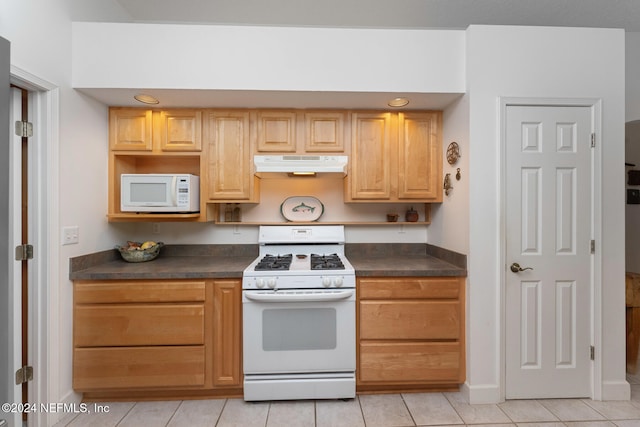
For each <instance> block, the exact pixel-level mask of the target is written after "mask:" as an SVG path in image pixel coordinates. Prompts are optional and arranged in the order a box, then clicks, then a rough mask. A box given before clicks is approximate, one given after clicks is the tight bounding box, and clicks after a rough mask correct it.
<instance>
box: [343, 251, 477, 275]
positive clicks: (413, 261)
mask: <svg viewBox="0 0 640 427" xmlns="http://www.w3.org/2000/svg"><path fill="white" fill-rule="evenodd" d="M348 259H349V262H351V265H353V268H355V270H356V276H358V277H384V276H404V277H407V276H414V277H416V276H462V277H464V276H466V275H467V270H466V269H464V268H460V267H456V266H455V265H453V264H450V263H448V262H446V261H443V260H441V259H439V258H435V257H432V256H429V255H423V256H416V255H410V256H406V255H405V256H391V257H358V256H356V257H353V256H352V257H348Z"/></svg>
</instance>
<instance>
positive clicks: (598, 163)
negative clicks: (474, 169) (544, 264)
mask: <svg viewBox="0 0 640 427" xmlns="http://www.w3.org/2000/svg"><path fill="white" fill-rule="evenodd" d="M498 104H499V105H498V108H499V116H498V126H499V130H498V134H499V135H500V141H499V143H500V177H499V179H498V181H499V191H500V227H499V233H500V236H499V239H498V242H499V243H498V245H499V247H498V250H499V254H500V264H499V265H500V268H499V269H498V270H499V281H500V294H499V299H500V301H499V303H500V304H499V307H500V312H499V316H500V321H499V327H500V331H499V334H500V343H501V344H500V355H499V358H500V363H499V367H500V399H501V400H502V401H504V400H505V396H506V351H507V342H506V280H507V278H506V275H507V244H506V243H507V221H506V213H507V210H506V209H507V194H506V188H507V182H506V171H507V159H506V147H507V141H506V134H507V132H506V130H507V122H506V118H507V108H508V107H511V106H536V107H542V106H549V107H588V108H590V109H591V126H592V129H591V132H593V133H594V134H595V137H596V141H597V142H600V141H602V100H601V99H596V98H519V97H500V98H499V99H498ZM591 167H592V170H593V174H592V177H591V188H592V203H591V209H592V212H591V214H592V216H591V218H592V224H591V235H592V239H595V241H596V242H602V212H601V209H600V206H601V205H602V144H601V143H596V145H595V147H594V148H593V156H592V165H591ZM601 278H602V251H599V250H596V251H595V254H592V256H591V287H590V289H591V296H590V297H591V325H590V326H591V331H590V335H591V345H593V346H594V348H595V360H594V361H593V363H592V364H591V369H592V372H591V378H592V384H591V396H590V397H591V399H594V400H600V399H601V398H602V357H600V355H601V354H602V352H601V347H602V307H601V304H600V303H601V301H602V279H601Z"/></svg>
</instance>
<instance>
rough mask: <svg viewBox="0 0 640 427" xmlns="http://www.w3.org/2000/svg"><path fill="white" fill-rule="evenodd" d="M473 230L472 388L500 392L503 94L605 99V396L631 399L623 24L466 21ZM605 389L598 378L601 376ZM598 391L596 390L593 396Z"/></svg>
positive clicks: (483, 394)
mask: <svg viewBox="0 0 640 427" xmlns="http://www.w3.org/2000/svg"><path fill="white" fill-rule="evenodd" d="M467 35H468V38H467V77H468V94H469V97H470V108H469V110H470V132H469V138H470V144H469V151H470V152H469V156H470V157H471V167H470V176H469V182H470V189H469V200H470V203H469V210H470V216H471V217H470V230H469V231H470V237H469V260H468V261H469V295H468V299H469V301H470V307H469V313H468V314H469V329H468V337H469V343H468V349H469V352H468V361H469V362H468V368H469V369H468V371H467V373H468V376H467V387H468V393H469V396H470V398H471V401H472V402H482V401H496V400H498V399H500V398H501V393H500V392H501V380H502V372H501V367H500V364H499V361H500V357H501V348H502V345H503V343H502V342H501V341H500V339H501V336H500V331H501V329H500V325H501V318H500V310H501V307H500V297H501V296H500V290H501V287H500V271H501V266H500V265H499V263H500V259H501V253H500V248H501V246H500V241H499V231H500V227H501V223H500V210H499V206H500V193H499V184H500V176H499V172H500V163H499V159H500V150H499V144H500V138H499V133H498V119H499V110H498V100H499V97H502V96H508V97H555V98H558V97H565V98H587V97H588V98H599V99H602V105H603V109H602V116H603V120H602V134H603V141H602V144H603V146H602V163H601V168H602V175H603V176H602V194H603V197H602V207H603V208H601V211H600V212H598V213H597V214H596V215H602V241H601V242H598V245H599V246H598V247H599V248H600V250H601V251H602V254H603V256H602V259H603V268H602V272H601V277H599V278H598V279H600V280H601V281H602V288H603V289H602V302H601V309H602V317H603V321H602V330H604V331H606V334H604V335H603V336H602V345H601V349H602V353H601V354H600V357H601V358H602V359H601V360H602V381H603V384H604V386H603V389H602V390H601V397H602V398H603V399H620V398H625V397H626V398H628V395H629V386H628V384H627V383H626V381H625V360H624V354H625V351H624V348H625V346H624V344H625V321H624V310H623V309H622V307H623V306H624V244H623V243H621V242H624V211H623V210H622V209H621V207H622V205H623V204H624V182H623V179H624V177H623V173H624V169H623V167H622V163H623V161H624V144H623V141H624V119H623V118H624V99H625V98H624V97H625V94H624V32H623V31H622V30H606V29H572V28H540V27H537V28H534V27H508V26H505V27H498V26H495V27H488V26H471V27H469V29H468V30H467ZM596 388H598V385H596ZM598 395H599V393H598V391H597V392H596V397H598Z"/></svg>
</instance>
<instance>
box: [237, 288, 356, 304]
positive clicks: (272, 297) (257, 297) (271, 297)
mask: <svg viewBox="0 0 640 427" xmlns="http://www.w3.org/2000/svg"><path fill="white" fill-rule="evenodd" d="M351 296H353V291H352V290H349V291H342V292H332V293H308V294H305V293H299V294H298V293H277V292H276V293H271V294H262V293H252V292H246V293H245V297H246V298H247V299H249V300H252V301H260V302H320V301H340V300H343V299H347V298H349V297H351Z"/></svg>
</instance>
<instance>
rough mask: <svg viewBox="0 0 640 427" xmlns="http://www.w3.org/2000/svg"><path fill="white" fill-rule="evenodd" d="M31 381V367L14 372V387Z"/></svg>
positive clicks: (24, 367)
mask: <svg viewBox="0 0 640 427" xmlns="http://www.w3.org/2000/svg"><path fill="white" fill-rule="evenodd" d="M32 380H33V367H32V366H23V367H22V368H20V369H18V370H17V371H16V385H20V384H24V383H26V382H28V381H32Z"/></svg>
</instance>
